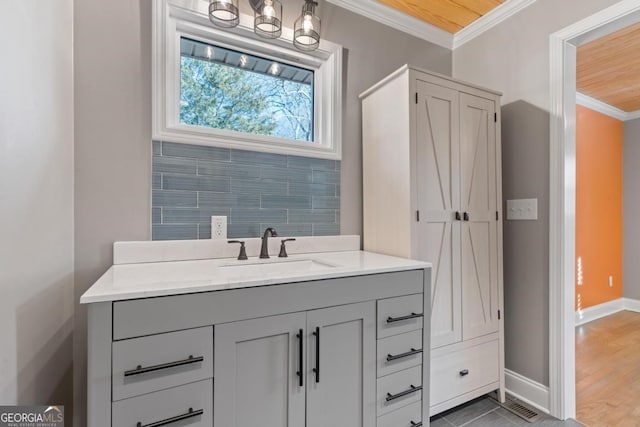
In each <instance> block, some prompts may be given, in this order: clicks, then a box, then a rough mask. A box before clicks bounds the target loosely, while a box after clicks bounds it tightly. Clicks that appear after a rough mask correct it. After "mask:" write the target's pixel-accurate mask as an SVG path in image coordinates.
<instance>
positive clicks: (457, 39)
mask: <svg viewBox="0 0 640 427" xmlns="http://www.w3.org/2000/svg"><path fill="white" fill-rule="evenodd" d="M535 1H536V0H506V1H505V2H504V3H502V4H501V5H500V6H498V7H496V8H495V9H493V10H492V11H491V12H489V13H487V14H486V15H483V16H482V17H480V18H478V19H476V20H475V21H473V22H472V23H471V24H469V25H467V26H466V27H464V28H463V29H462V30H460V31H458V32H457V33H456V34H455V35H454V36H453V49H456V48H458V47H460V46H462V45H463V44H465V43H467V42H469V41H471V40H473V39H474V38H476V37H478V36H479V35H480V34H482V33H484V32H485V31H488V30H490V29H491V28H493V27H495V26H496V25H498V24H499V23H501V22H502V21H505V20H506V19H509V18H510V17H511V16H513V15H515V14H516V13H518V12H520V11H521V10H522V9H524V8H525V7H527V6H530V5H531V4H533V3H535Z"/></svg>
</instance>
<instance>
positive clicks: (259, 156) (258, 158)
mask: <svg viewBox="0 0 640 427" xmlns="http://www.w3.org/2000/svg"><path fill="white" fill-rule="evenodd" d="M231 161H232V162H238V163H249V164H254V165H259V166H281V167H286V166H287V156H285V155H283V154H272V153H261V152H258V151H245V150H231Z"/></svg>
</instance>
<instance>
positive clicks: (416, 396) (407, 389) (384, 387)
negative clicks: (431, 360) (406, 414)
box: [377, 366, 422, 416]
mask: <svg viewBox="0 0 640 427" xmlns="http://www.w3.org/2000/svg"><path fill="white" fill-rule="evenodd" d="M377 386H378V387H377V394H378V416H380V415H383V414H387V413H389V412H392V411H394V410H396V409H399V408H402V407H403V406H407V405H408V404H410V403H414V402H419V401H421V400H422V367H421V366H416V367H414V368H411V369H407V370H404V371H400V372H396V373H395V374H393V375H387V376H386V377H382V378H380V379H378V384H377Z"/></svg>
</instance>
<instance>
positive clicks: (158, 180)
mask: <svg viewBox="0 0 640 427" xmlns="http://www.w3.org/2000/svg"><path fill="white" fill-rule="evenodd" d="M151 188H152V189H153V190H161V189H162V174H161V173H153V174H152V177H151Z"/></svg>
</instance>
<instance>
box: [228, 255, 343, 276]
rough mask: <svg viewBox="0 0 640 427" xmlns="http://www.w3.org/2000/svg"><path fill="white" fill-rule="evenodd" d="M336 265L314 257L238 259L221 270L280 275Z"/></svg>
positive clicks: (246, 273) (248, 273) (258, 274)
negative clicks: (261, 259) (258, 259)
mask: <svg viewBox="0 0 640 427" xmlns="http://www.w3.org/2000/svg"><path fill="white" fill-rule="evenodd" d="M335 267H336V266H335V265H332V264H328V263H325V262H320V261H317V260H314V259H288V260H265V261H261V262H251V261H237V262H234V263H229V264H223V265H221V266H220V271H221V272H224V273H225V274H230V275H231V274H233V275H236V274H237V275H239V276H270V275H277V276H279V275H282V274H292V273H302V272H308V271H318V270H327V269H330V268H335Z"/></svg>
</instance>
